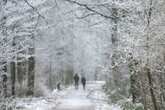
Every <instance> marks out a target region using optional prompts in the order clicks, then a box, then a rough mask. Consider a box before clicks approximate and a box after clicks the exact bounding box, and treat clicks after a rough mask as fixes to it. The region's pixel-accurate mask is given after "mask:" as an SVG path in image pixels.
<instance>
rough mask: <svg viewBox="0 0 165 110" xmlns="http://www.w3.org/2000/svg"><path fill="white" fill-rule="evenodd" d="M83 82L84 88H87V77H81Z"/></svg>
mask: <svg viewBox="0 0 165 110" xmlns="http://www.w3.org/2000/svg"><path fill="white" fill-rule="evenodd" d="M81 83H82V85H83V89H84V90H85V86H86V78H85V77H84V76H83V77H81Z"/></svg>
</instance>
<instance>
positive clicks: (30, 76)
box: [27, 56, 35, 95]
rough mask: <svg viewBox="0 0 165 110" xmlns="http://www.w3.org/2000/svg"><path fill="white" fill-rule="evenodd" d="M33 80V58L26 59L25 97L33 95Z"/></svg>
mask: <svg viewBox="0 0 165 110" xmlns="http://www.w3.org/2000/svg"><path fill="white" fill-rule="evenodd" d="M34 78H35V58H34V57H33V56H32V57H30V58H29V59H28V91H27V95H33V94H34Z"/></svg>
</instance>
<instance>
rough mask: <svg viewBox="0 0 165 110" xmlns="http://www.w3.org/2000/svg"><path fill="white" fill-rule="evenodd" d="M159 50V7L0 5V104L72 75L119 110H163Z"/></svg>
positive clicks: (82, 0)
mask: <svg viewBox="0 0 165 110" xmlns="http://www.w3.org/2000/svg"><path fill="white" fill-rule="evenodd" d="M164 47H165V1H164V0H1V1H0V76H1V79H0V103H1V102H3V101H4V100H7V99H10V98H12V99H14V98H25V97H28V96H32V97H40V96H45V95H47V94H49V93H50V92H51V91H52V90H54V89H55V88H56V86H57V84H58V83H59V82H60V83H62V85H65V86H70V85H71V84H72V83H73V75H74V74H75V73H78V74H79V75H80V76H85V77H87V80H88V81H93V80H97V81H100V80H104V81H106V84H105V85H104V87H103V88H104V90H105V92H106V94H107V95H108V103H110V104H111V103H113V104H119V105H120V106H121V107H122V109H123V110H165V49H164ZM1 99H2V100H1ZM0 107H1V106H0ZM4 110H5V109H4ZM6 110H8V109H6ZM13 110H14V109H13Z"/></svg>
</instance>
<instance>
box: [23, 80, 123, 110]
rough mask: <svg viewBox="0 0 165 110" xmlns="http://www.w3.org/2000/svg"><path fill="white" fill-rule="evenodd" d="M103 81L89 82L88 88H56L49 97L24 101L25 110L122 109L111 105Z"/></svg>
mask: <svg viewBox="0 0 165 110" xmlns="http://www.w3.org/2000/svg"><path fill="white" fill-rule="evenodd" d="M103 85H104V82H103V81H91V82H88V83H87V88H86V90H83V89H82V87H81V86H80V87H79V89H78V90H75V88H74V87H73V86H70V87H68V88H66V89H64V90H62V91H57V90H54V91H53V92H52V94H50V96H49V97H43V98H41V99H35V100H33V101H32V102H31V103H24V104H22V105H25V106H24V107H23V108H25V110H121V109H120V107H119V106H117V105H109V104H108V103H107V96H106V94H105V93H104V91H103V89H102V86H103Z"/></svg>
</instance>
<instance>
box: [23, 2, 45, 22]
mask: <svg viewBox="0 0 165 110" xmlns="http://www.w3.org/2000/svg"><path fill="white" fill-rule="evenodd" d="M24 2H25V3H26V4H27V5H28V6H30V7H31V8H32V9H33V10H34V11H35V12H36V13H37V14H38V15H39V16H40V17H41V18H43V19H44V20H46V18H45V17H44V16H43V15H41V14H40V12H39V11H38V9H37V8H35V7H34V6H33V5H31V4H30V3H29V2H28V0H24Z"/></svg>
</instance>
